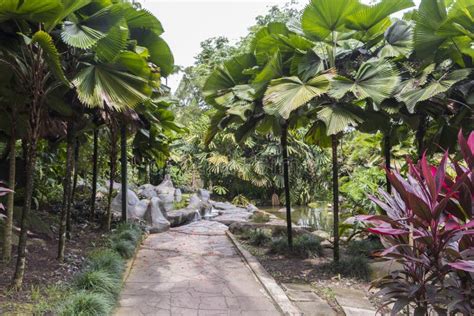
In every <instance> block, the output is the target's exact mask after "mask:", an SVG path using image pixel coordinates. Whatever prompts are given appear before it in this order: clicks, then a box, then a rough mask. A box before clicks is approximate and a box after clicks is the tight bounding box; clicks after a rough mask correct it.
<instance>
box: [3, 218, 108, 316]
mask: <svg viewBox="0 0 474 316" xmlns="http://www.w3.org/2000/svg"><path fill="white" fill-rule="evenodd" d="M34 212H35V215H37V217H38V218H39V219H41V221H42V222H43V223H44V224H46V225H47V226H49V228H50V230H51V233H52V234H49V236H48V235H45V234H39V233H37V232H35V230H34V227H33V228H31V230H30V231H31V233H32V234H33V236H32V237H29V238H28V240H29V244H28V247H27V250H28V253H27V265H26V271H25V276H24V279H23V287H22V289H21V290H20V291H13V290H11V289H9V285H10V282H11V279H12V276H13V273H14V268H15V263H16V252H17V251H16V247H15V248H14V251H13V258H12V261H11V262H10V264H8V265H5V264H3V263H1V262H0V314H1V315H4V314H6V315H8V314H13V315H16V314H32V313H33V312H34V311H35V310H36V309H37V308H38V306H37V305H38V304H48V302H47V301H48V297H49V296H52V295H61V291H62V289H61V288H59V286H60V285H61V284H64V283H67V282H68V281H69V280H70V279H71V278H72V276H73V275H74V274H75V273H76V272H78V271H79V269H80V268H81V265H82V263H83V261H84V258H85V255H86V254H87V253H88V252H89V251H90V250H92V249H94V248H96V247H98V246H100V245H102V244H104V243H105V238H104V235H103V231H101V230H100V228H99V226H98V225H97V224H95V223H91V222H89V221H87V220H85V219H82V218H74V219H73V227H72V236H71V240H68V241H67V244H66V255H65V262H64V263H59V262H58V261H57V260H56V256H57V247H58V236H57V235H58V233H57V232H58V217H59V214H57V212H55V213H52V212H51V213H49V212H47V211H34ZM55 286H56V291H55V292H56V293H53V292H54V291H53V290H52V289H54V288H55Z"/></svg>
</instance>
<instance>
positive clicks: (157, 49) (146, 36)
mask: <svg viewBox="0 0 474 316" xmlns="http://www.w3.org/2000/svg"><path fill="white" fill-rule="evenodd" d="M132 38H135V39H136V40H137V42H138V44H139V45H141V46H144V47H146V48H147V49H148V52H149V53H150V61H151V62H152V63H154V64H155V65H157V66H158V67H160V70H161V74H162V75H163V76H164V77H166V76H168V75H169V74H171V73H172V72H173V69H174V57H173V53H172V52H171V49H170V48H169V46H168V44H167V43H166V42H165V40H164V39H162V38H161V37H160V36H158V35H157V34H156V33H154V32H152V31H150V30H140V31H136V30H135V31H133V32H132Z"/></svg>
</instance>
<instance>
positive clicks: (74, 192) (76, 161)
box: [71, 137, 81, 204]
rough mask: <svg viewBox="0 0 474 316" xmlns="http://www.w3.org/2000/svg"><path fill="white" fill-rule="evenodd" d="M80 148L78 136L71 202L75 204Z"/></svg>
mask: <svg viewBox="0 0 474 316" xmlns="http://www.w3.org/2000/svg"><path fill="white" fill-rule="evenodd" d="M80 149H81V144H80V143H79V138H77V137H76V141H75V142H74V175H73V180H72V193H71V204H74V196H75V195H76V188H77V178H78V176H79V171H78V169H79V168H78V162H79V153H80Z"/></svg>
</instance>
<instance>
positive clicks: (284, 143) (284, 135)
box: [281, 122, 293, 250]
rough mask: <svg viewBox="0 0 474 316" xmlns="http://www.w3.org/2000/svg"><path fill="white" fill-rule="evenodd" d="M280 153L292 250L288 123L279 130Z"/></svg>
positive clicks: (289, 243)
mask: <svg viewBox="0 0 474 316" xmlns="http://www.w3.org/2000/svg"><path fill="white" fill-rule="evenodd" d="M281 152H282V156H283V182H284V186H285V202H286V227H287V235H288V247H289V248H290V250H293V229H292V227H291V226H292V223H291V200H290V177H289V171H288V167H289V161H288V123H287V122H285V123H284V124H283V125H282V128H281Z"/></svg>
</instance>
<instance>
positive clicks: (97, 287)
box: [74, 270, 121, 298]
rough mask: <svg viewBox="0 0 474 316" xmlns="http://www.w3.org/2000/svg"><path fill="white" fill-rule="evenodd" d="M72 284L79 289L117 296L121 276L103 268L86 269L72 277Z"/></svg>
mask: <svg viewBox="0 0 474 316" xmlns="http://www.w3.org/2000/svg"><path fill="white" fill-rule="evenodd" d="M74 286H75V287H76V288H78V289H80V290H86V291H91V292H98V293H102V294H106V295H111V296H112V297H114V298H115V297H117V295H118V293H119V292H120V287H121V276H120V275H116V276H115V275H112V274H110V273H108V272H106V271H103V270H86V271H84V272H82V273H80V274H79V275H77V276H76V278H75V279H74Z"/></svg>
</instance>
